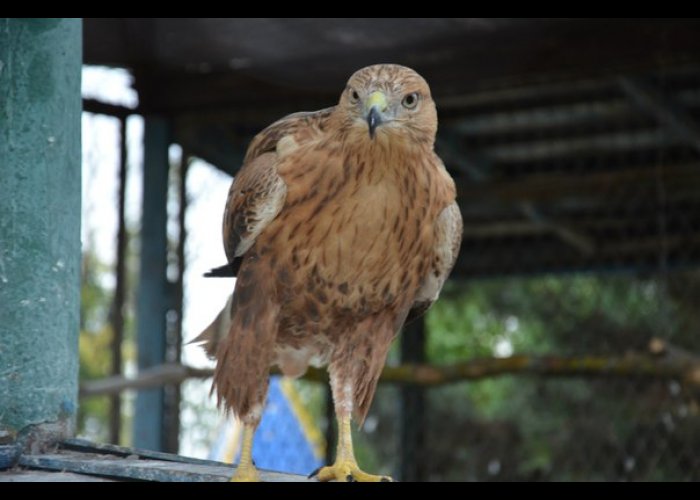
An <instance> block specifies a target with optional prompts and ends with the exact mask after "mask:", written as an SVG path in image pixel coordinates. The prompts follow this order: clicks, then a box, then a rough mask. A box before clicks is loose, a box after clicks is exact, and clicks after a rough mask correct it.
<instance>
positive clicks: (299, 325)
mask: <svg viewBox="0 0 700 500" xmlns="http://www.w3.org/2000/svg"><path fill="white" fill-rule="evenodd" d="M436 131H437V111H436V108H435V103H434V101H433V99H432V97H431V94H430V88H429V86H428V84H427V83H426V81H425V80H424V79H423V78H422V77H421V76H420V75H419V74H418V73H416V72H415V71H414V70H412V69H410V68H407V67H404V66H399V65H394V64H379V65H374V66H368V67H366V68H363V69H361V70H359V71H357V72H356V73H355V74H353V75H352V76H351V77H350V79H349V80H348V82H347V85H346V87H345V89H344V90H343V92H342V94H341V96H340V100H339V102H338V104H337V105H336V106H334V107H331V108H328V109H323V110H321V111H316V112H310V113H295V114H292V115H289V116H287V117H285V118H282V119H281V120H279V121H277V122H275V123H273V124H272V125H270V126H269V127H267V128H266V129H265V130H263V131H262V132H260V133H259V134H258V135H257V136H256V137H255V138H254V139H253V141H252V143H251V144H250V146H249V148H248V151H247V154H246V156H245V159H244V162H243V166H242V168H241V169H240V171H239V173H238V174H237V175H236V176H235V178H234V180H233V183H232V184H231V188H230V190H229V193H228V200H227V202H226V208H225V212H224V220H223V237H224V238H223V239H224V247H225V251H226V256H227V259H228V263H227V264H226V265H224V266H222V267H219V268H216V269H213V270H212V271H211V272H210V273H209V274H208V275H209V276H237V278H238V279H237V281H236V285H235V290H234V292H233V296H232V299H230V300H229V303H227V305H226V307H225V308H224V310H223V311H222V312H221V313H220V317H219V318H218V319H217V320H215V322H214V323H213V324H212V327H210V328H209V329H207V330H205V332H204V333H203V334H202V335H200V336H199V337H198V338H197V339H196V340H195V341H201V342H205V343H206V345H205V346H204V347H205V349H206V350H207V352H208V353H209V354H210V355H211V356H212V357H215V358H216V361H217V365H216V369H215V372H214V386H213V387H212V391H213V390H214V388H216V391H217V394H218V403H219V405H220V406H221V405H222V404H223V405H224V407H225V408H226V409H227V410H232V411H233V413H234V414H235V415H236V416H237V417H238V418H239V419H241V420H242V422H243V424H244V435H243V442H242V449H241V458H240V463H239V465H238V468H237V470H236V472H235V474H234V476H233V478H232V480H233V481H256V480H258V479H259V475H258V472H257V470H256V468H255V464H254V463H253V461H252V457H251V447H252V440H253V435H254V432H255V429H256V427H257V425H258V423H259V421H260V418H261V413H262V410H263V405H264V402H265V398H266V393H267V387H268V374H269V370H270V367H271V366H273V365H277V366H278V367H279V369H280V370H281V371H282V373H284V374H285V375H287V376H291V377H298V376H300V375H302V374H303V373H304V372H305V370H306V369H307V367H308V366H309V365H311V366H317V367H320V366H327V367H328V372H329V375H330V383H331V388H332V392H333V401H334V405H335V413H336V417H337V421H338V433H339V435H338V448H337V455H336V460H335V463H333V464H332V465H329V466H326V467H322V468H321V469H319V470H317V471H316V472H314V473H313V475H314V476H315V477H316V478H318V480H320V481H330V480H338V481H382V480H390V478H388V477H383V476H376V475H371V474H368V473H366V472H364V471H362V470H361V469H360V468H359V466H358V464H357V461H356V460H355V456H354V453H353V445H352V436H351V428H350V422H351V418H352V417H353V416H354V417H355V419H356V420H357V421H358V422H359V423H360V424H361V423H362V422H363V421H364V419H365V417H366V415H367V411H368V409H369V406H370V403H371V401H372V398H373V396H374V392H375V389H376V385H377V380H378V378H379V375H380V373H381V371H382V368H383V366H384V362H385V358H386V354H387V351H388V349H389V346H390V344H391V341H392V339H394V337H395V336H396V335H397V333H398V332H399V330H400V329H401V326H402V325H403V324H404V322H405V321H406V320H407V319H412V318H414V317H416V316H419V315H421V314H422V313H423V312H425V311H426V310H427V309H428V307H430V305H431V304H432V303H433V302H434V301H435V300H436V299H437V298H438V294H439V292H440V290H441V288H442V286H443V284H444V282H445V280H446V278H447V276H448V274H449V273H450V271H451V269H452V267H453V265H454V262H455V259H456V257H457V253H458V250H459V246H460V243H461V236H462V218H461V215H460V212H459V208H458V206H457V204H456V202H455V186H454V181H453V180H452V178H451V177H450V175H449V174H448V173H447V170H446V169H445V167H444V165H443V163H442V161H441V160H440V158H439V157H438V156H437V155H436V154H435V152H434V143H435V134H436ZM217 321H218V323H217ZM215 325H218V327H214V326H215ZM221 325H224V327H223V328H221Z"/></svg>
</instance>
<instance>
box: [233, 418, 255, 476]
mask: <svg viewBox="0 0 700 500" xmlns="http://www.w3.org/2000/svg"><path fill="white" fill-rule="evenodd" d="M256 427H257V424H255V423H245V424H244V425H243V444H242V445H241V460H240V461H239V462H238V467H236V472H235V473H234V474H233V477H232V478H231V482H234V483H253V482H259V481H260V475H259V474H258V469H256V468H255V464H254V463H253V435H254V434H255V429H256Z"/></svg>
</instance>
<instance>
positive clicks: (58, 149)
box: [0, 18, 82, 442]
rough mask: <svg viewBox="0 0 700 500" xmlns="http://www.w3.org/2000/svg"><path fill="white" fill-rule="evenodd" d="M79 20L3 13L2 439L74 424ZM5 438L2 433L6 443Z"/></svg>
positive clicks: (0, 121) (0, 38)
mask: <svg viewBox="0 0 700 500" xmlns="http://www.w3.org/2000/svg"><path fill="white" fill-rule="evenodd" d="M81 64H82V22H81V20H80V19H8V18H0V437H4V441H6V440H7V439H8V438H9V439H10V440H11V439H12V438H13V437H14V436H16V435H17V434H18V433H19V432H20V431H22V430H26V429H28V428H33V427H30V426H35V425H36V426H40V425H42V424H43V427H44V428H46V429H54V430H57V431H58V436H57V437H60V436H64V435H67V434H69V433H70V432H72V428H73V425H72V424H73V421H74V417H75V413H76V408H77V402H78V329H79V307H80V189H81V186H80V161H81V157H80V112H81V98H80V70H81ZM1 441H3V440H1V439H0V442H1Z"/></svg>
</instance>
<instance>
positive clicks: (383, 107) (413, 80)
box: [338, 64, 437, 145]
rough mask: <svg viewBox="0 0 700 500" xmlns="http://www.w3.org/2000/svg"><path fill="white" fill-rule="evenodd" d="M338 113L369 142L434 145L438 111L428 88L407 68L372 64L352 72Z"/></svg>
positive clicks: (420, 78) (423, 81) (418, 76)
mask: <svg viewBox="0 0 700 500" xmlns="http://www.w3.org/2000/svg"><path fill="white" fill-rule="evenodd" d="M338 110H339V111H340V112H341V113H344V114H345V115H346V116H345V118H346V123H348V124H349V125H350V127H352V128H353V129H356V130H357V129H361V130H362V132H363V133H364V135H365V137H368V138H370V139H371V140H376V139H379V140H382V141H383V140H387V139H388V140H390V141H393V140H394V139H399V140H410V141H416V142H421V143H429V144H431V145H432V143H433V142H434V141H435V133H436V132H437V111H436V109H435V103H434V102H433V98H432V97H431V95H430V87H429V86H428V83H427V82H426V81H425V80H424V79H423V77H422V76H420V75H419V74H418V73H416V72H415V71H414V70H412V69H411V68H407V67H406V66H399V65H398V64H375V65H373V66H367V67H366V68H362V69H361V70H359V71H357V72H355V74H354V75H352V76H351V77H350V80H348V84H347V86H346V88H345V91H344V92H343V94H342V95H341V96H340V102H339V104H338Z"/></svg>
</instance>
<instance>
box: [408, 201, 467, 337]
mask: <svg viewBox="0 0 700 500" xmlns="http://www.w3.org/2000/svg"><path fill="white" fill-rule="evenodd" d="M462 230H463V224H462V214H461V213H460V211H459V206H458V205H457V202H455V201H453V202H452V203H451V204H449V205H448V206H447V207H445V208H444V209H443V210H442V212H440V215H439V216H438V218H437V223H436V226H435V231H436V241H435V248H434V252H433V262H432V266H431V268H430V272H429V273H428V276H426V278H425V281H424V282H423V284H422V285H421V287H420V289H419V290H418V294H417V295H416V299H415V301H414V303H413V306H412V307H411V310H410V311H409V313H408V317H407V318H406V323H409V322H410V321H413V320H414V319H416V318H418V317H420V316H422V315H423V314H424V313H425V312H426V311H427V310H428V309H430V306H432V305H433V303H434V302H435V301H436V300H437V298H438V296H439V295H440V290H442V286H443V285H444V284H445V281H446V280H447V277H448V276H449V275H450V272H451V271H452V268H453V267H454V265H455V262H456V261H457V255H458V254H459V246H460V244H461V243H462Z"/></svg>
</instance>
